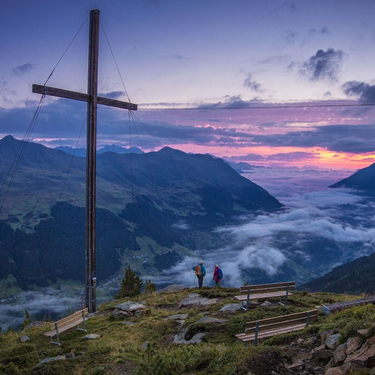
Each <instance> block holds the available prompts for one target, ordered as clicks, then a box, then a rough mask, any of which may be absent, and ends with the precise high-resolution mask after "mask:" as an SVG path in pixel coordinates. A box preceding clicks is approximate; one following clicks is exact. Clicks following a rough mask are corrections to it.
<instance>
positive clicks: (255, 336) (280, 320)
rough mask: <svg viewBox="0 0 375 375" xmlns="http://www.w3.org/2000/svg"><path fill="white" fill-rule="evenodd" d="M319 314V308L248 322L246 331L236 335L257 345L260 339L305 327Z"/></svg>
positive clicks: (246, 341)
mask: <svg viewBox="0 0 375 375" xmlns="http://www.w3.org/2000/svg"><path fill="white" fill-rule="evenodd" d="M317 315H318V310H310V311H304V312H300V313H296V314H289V315H282V316H277V317H275V318H269V319H263V320H257V321H254V322H247V323H246V329H245V333H240V334H238V335H235V336H236V337H237V338H238V339H239V340H241V341H243V342H245V343H248V342H249V341H254V345H257V342H258V340H261V339H265V338H267V337H272V336H276V335H280V334H282V333H289V332H294V331H299V330H301V329H304V328H305V327H307V326H308V325H309V324H310V322H311V321H312V320H314V319H315V318H316V317H317Z"/></svg>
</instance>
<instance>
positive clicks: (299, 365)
mask: <svg viewBox="0 0 375 375" xmlns="http://www.w3.org/2000/svg"><path fill="white" fill-rule="evenodd" d="M304 367H305V363H304V362H303V361H301V360H300V359H298V358H297V359H295V360H293V363H292V364H291V365H290V366H288V370H290V371H302V370H303V369H304Z"/></svg>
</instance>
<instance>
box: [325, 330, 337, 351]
mask: <svg viewBox="0 0 375 375" xmlns="http://www.w3.org/2000/svg"><path fill="white" fill-rule="evenodd" d="M340 338H341V335H340V334H339V333H336V334H335V335H330V336H328V337H327V339H326V341H325V342H324V343H325V345H326V347H327V348H329V349H336V348H337V347H338V346H339V344H340Z"/></svg>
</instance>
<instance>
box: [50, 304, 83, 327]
mask: <svg viewBox="0 0 375 375" xmlns="http://www.w3.org/2000/svg"><path fill="white" fill-rule="evenodd" d="M82 311H84V313H85V319H86V316H87V315H88V309H87V308H86V309H83V310H80V311H77V312H75V313H74V314H72V315H69V316H67V317H65V318H63V319H60V320H58V321H56V322H55V323H57V324H58V326H59V331H60V327H61V328H62V327H64V326H65V325H66V324H70V323H71V322H72V321H75V320H79V319H81V320H82ZM55 323H51V331H54V330H55Z"/></svg>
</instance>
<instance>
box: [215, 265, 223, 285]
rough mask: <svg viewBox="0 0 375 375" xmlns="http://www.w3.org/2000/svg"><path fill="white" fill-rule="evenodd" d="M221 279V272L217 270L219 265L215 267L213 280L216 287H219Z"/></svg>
mask: <svg viewBox="0 0 375 375" xmlns="http://www.w3.org/2000/svg"><path fill="white" fill-rule="evenodd" d="M222 278H223V271H222V270H221V269H220V268H219V265H218V264H216V265H215V271H214V280H215V283H216V286H220V280H221V279H222Z"/></svg>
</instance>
